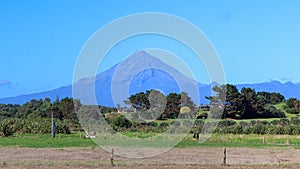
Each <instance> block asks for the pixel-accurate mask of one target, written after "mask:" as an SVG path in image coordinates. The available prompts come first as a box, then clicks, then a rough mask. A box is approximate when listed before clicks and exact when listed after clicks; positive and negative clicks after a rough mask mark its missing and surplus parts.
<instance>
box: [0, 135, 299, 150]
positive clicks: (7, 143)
mask: <svg viewBox="0 0 300 169" xmlns="http://www.w3.org/2000/svg"><path fill="white" fill-rule="evenodd" d="M125 134H126V136H128V137H131V138H133V137H138V138H145V137H149V136H152V135H153V134H154V133H150V134H149V133H146V134H143V133H140V132H131V133H125ZM146 135H147V136H146ZM200 137H201V135H200ZM101 141H103V140H100V141H99V140H97V142H98V143H99V144H106V145H109V144H112V145H114V142H118V141H119V140H118V138H117V137H115V138H114V139H107V140H106V142H101ZM167 141H168V139H167V138H162V142H161V144H162V145H161V146H162V147H163V146H169V145H170V144H167V143H166V144H164V142H167ZM138 143H139V142H138V141H136V142H135V143H134V144H138ZM134 144H128V146H132V145H134ZM143 145H145V144H143ZM154 145H155V144H154ZM96 146H98V145H97V144H96V143H95V142H94V141H93V140H92V139H86V138H84V137H83V136H82V137H81V138H80V135H79V133H73V134H69V135H61V136H60V138H59V136H58V135H57V137H56V138H52V137H51V135H36V134H20V135H17V136H12V137H4V138H0V147H30V148H66V147H96ZM125 146H126V145H125ZM150 146H151V145H150ZM199 146H201V147H255V148H267V147H289V148H300V136H291V135H255V134H251V135H231V134H229V135H220V134H215V135H212V136H211V137H210V138H209V139H208V140H207V141H206V142H205V143H199V142H198V140H195V139H193V138H192V135H191V134H189V135H187V136H186V137H184V138H183V139H182V140H181V142H179V144H177V145H176V146H175V147H184V148H187V147H199Z"/></svg>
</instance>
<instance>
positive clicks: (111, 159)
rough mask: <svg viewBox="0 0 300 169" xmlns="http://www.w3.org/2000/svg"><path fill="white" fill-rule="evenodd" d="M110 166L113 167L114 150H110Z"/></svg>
mask: <svg viewBox="0 0 300 169" xmlns="http://www.w3.org/2000/svg"><path fill="white" fill-rule="evenodd" d="M110 164H111V166H112V167H113V166H115V165H114V149H113V148H112V149H111V154H110Z"/></svg>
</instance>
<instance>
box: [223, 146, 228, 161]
mask: <svg viewBox="0 0 300 169" xmlns="http://www.w3.org/2000/svg"><path fill="white" fill-rule="evenodd" d="M226 156H227V150H226V148H224V158H223V165H226V158H227V157H226Z"/></svg>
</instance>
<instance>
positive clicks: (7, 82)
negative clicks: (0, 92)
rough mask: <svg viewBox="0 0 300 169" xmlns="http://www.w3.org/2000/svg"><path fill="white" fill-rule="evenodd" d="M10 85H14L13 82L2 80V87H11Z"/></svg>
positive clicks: (0, 83)
mask: <svg viewBox="0 0 300 169" xmlns="http://www.w3.org/2000/svg"><path fill="white" fill-rule="evenodd" d="M10 85H12V82H11V81H9V80H6V79H4V80H0V87H4V86H10Z"/></svg>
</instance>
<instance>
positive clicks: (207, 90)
mask: <svg viewBox="0 0 300 169" xmlns="http://www.w3.org/2000/svg"><path fill="white" fill-rule="evenodd" d="M94 82H95V86H96V87H95V89H93V88H91V87H93V86H92V84H94ZM214 84H215V83H214V82H212V83H211V84H203V83H199V82H197V81H195V80H193V79H191V78H189V77H187V76H185V75H183V74H182V73H180V72H179V71H178V70H177V69H175V68H174V67H172V66H170V65H168V64H166V63H164V62H162V61H161V60H159V59H158V58H156V57H154V56H151V55H149V54H148V53H146V52H145V51H137V52H135V53H134V54H132V55H131V56H129V57H128V58H126V59H125V60H124V61H122V62H120V63H118V64H116V65H114V66H112V67H111V68H110V69H107V70H106V71H104V72H102V73H99V74H97V75H96V76H94V77H90V78H82V79H80V80H78V81H77V82H76V83H75V84H74V86H79V88H78V89H79V90H78V91H79V95H80V98H79V99H80V100H81V102H82V103H84V104H90V103H93V102H92V100H91V99H92V98H91V97H90V95H89V94H86V93H85V90H86V89H90V90H93V91H95V96H96V101H97V104H99V105H103V106H109V107H113V106H116V104H120V102H123V101H124V100H125V99H127V98H128V97H129V96H128V95H131V94H135V93H137V92H141V91H146V90H150V89H159V90H160V91H162V92H163V93H164V94H169V93H171V92H176V93H178V92H180V91H184V90H181V89H180V88H183V89H185V90H187V91H185V92H188V94H189V95H190V96H191V97H192V99H193V101H194V102H196V104H207V103H208V100H206V99H205V96H210V95H211V86H212V85H214ZM234 85H236V86H237V88H238V89H239V90H241V88H243V87H250V88H253V89H255V90H256V91H266V92H278V93H281V94H283V95H284V96H285V98H286V99H288V98H290V97H295V98H298V99H299V98H300V92H299V90H300V83H293V82H285V83H282V82H279V81H271V82H261V83H254V84H234ZM124 86H126V87H124ZM72 87H73V86H72V85H67V86H62V87H59V88H56V89H53V90H49V91H44V92H38V93H32V94H24V95H19V96H15V97H6V98H0V104H1V103H4V104H23V103H25V102H28V101H30V100H31V99H44V98H50V99H51V100H52V101H54V100H55V99H56V97H59V98H64V97H72ZM81 89H82V91H81ZM124 90H126V91H128V93H126V92H125V94H124ZM195 90H197V91H198V94H197V92H195ZM80 92H81V93H80ZM122 93H123V94H122ZM116 95H117V97H115V96H116Z"/></svg>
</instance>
